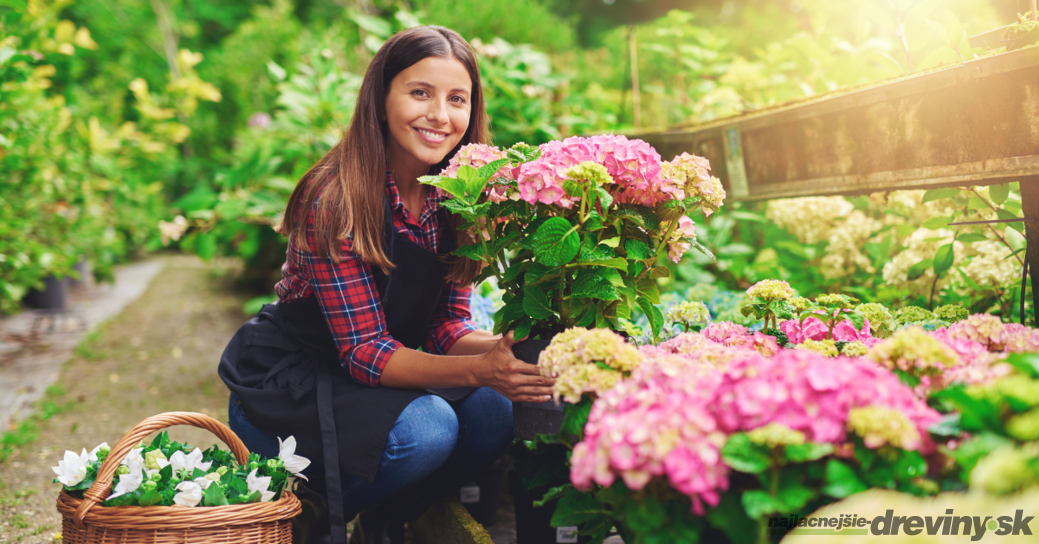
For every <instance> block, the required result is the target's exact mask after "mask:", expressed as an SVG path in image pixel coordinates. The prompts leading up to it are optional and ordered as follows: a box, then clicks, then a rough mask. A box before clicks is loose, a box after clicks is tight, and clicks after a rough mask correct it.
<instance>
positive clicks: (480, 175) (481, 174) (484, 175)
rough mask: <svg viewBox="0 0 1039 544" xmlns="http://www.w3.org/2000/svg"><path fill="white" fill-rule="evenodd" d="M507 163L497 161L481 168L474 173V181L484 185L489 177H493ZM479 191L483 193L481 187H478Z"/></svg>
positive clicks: (507, 160) (505, 160)
mask: <svg viewBox="0 0 1039 544" xmlns="http://www.w3.org/2000/svg"><path fill="white" fill-rule="evenodd" d="M508 162H509V159H498V160H496V161H491V162H489V163H487V164H485V165H483V166H481V167H480V169H479V170H477V171H476V179H479V180H483V182H484V183H485V184H486V182H487V181H488V180H490V179H491V176H493V175H494V174H495V172H497V171H498V170H501V167H502V166H505V164H506V163H508ZM480 190H481V191H483V187H480Z"/></svg>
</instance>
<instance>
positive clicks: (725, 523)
mask: <svg viewBox="0 0 1039 544" xmlns="http://www.w3.org/2000/svg"><path fill="white" fill-rule="evenodd" d="M707 521H709V522H710V523H711V526H712V527H717V528H718V529H720V530H721V531H722V532H723V533H725V536H727V537H729V541H730V542H754V537H755V534H754V529H755V524H754V522H753V520H751V519H750V518H748V517H747V513H746V510H744V509H743V505H742V504H740V499H739V495H738V494H737V493H735V492H728V493H725V494H723V495H722V498H721V501H719V502H718V506H715V507H714V508H709V509H708V510H707Z"/></svg>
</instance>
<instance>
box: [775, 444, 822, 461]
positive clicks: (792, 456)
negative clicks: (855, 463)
mask: <svg viewBox="0 0 1039 544" xmlns="http://www.w3.org/2000/svg"><path fill="white" fill-rule="evenodd" d="M783 453H784V455H786V458H787V460H788V461H790V462H791V463H804V462H807V461H815V460H816V459H822V458H823V457H826V456H827V455H830V454H831V453H833V445H832V444H826V443H822V444H819V443H816V442H809V443H807V444H790V445H788V446H786V447H785V448H784V449H783Z"/></svg>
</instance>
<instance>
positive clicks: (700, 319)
mask: <svg viewBox="0 0 1039 544" xmlns="http://www.w3.org/2000/svg"><path fill="white" fill-rule="evenodd" d="M666 319H667V321H669V322H671V323H677V324H682V325H685V326H687V327H688V326H690V325H699V324H706V323H710V322H711V312H710V310H708V309H707V306H706V305H705V304H704V303H703V302H700V301H695V302H693V301H689V300H686V301H683V302H679V303H678V304H675V305H674V306H672V307H671V308H670V309H669V310H668V311H667V316H666Z"/></svg>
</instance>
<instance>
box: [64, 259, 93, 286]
mask: <svg viewBox="0 0 1039 544" xmlns="http://www.w3.org/2000/svg"><path fill="white" fill-rule="evenodd" d="M72 269H73V270H75V271H76V275H77V276H78V277H72V276H65V280H66V281H68V284H69V287H71V288H72V289H74V290H78V289H83V288H85V287H89V286H90V283H91V282H90V279H91V278H90V276H91V275H92V274H93V273H94V272H93V270H92V269H91V267H90V263H88V262H87V261H86V259H84V260H82V261H79V262H78V263H76V264H75V265H74V266H73V267H72Z"/></svg>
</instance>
